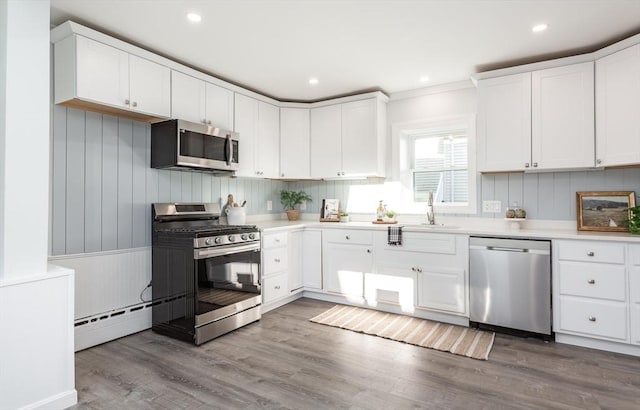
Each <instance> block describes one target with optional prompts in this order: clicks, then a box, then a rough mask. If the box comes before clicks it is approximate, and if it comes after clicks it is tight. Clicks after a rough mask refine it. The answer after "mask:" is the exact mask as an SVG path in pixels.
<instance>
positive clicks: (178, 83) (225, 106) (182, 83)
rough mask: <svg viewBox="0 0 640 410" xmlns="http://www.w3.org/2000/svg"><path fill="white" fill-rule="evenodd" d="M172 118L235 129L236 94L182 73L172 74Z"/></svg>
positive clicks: (173, 72) (174, 72)
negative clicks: (234, 95)
mask: <svg viewBox="0 0 640 410" xmlns="http://www.w3.org/2000/svg"><path fill="white" fill-rule="evenodd" d="M171 116H172V117H173V118H179V119H182V120H187V121H191V122H197V123H203V124H209V125H214V126H216V127H219V128H224V129H228V130H230V129H232V128H233V91H230V90H227V89H226V88H222V87H218V86H217V85H215V84H211V83H208V82H206V81H202V80H199V79H197V78H194V77H191V76H189V75H187V74H184V73H181V72H179V71H175V70H174V71H172V72H171Z"/></svg>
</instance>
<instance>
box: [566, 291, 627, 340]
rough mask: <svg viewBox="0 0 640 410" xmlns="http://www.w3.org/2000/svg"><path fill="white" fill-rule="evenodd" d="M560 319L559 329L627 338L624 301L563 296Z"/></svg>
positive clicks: (620, 338) (613, 337) (621, 338)
mask: <svg viewBox="0 0 640 410" xmlns="http://www.w3.org/2000/svg"><path fill="white" fill-rule="evenodd" d="M559 319H560V320H559V322H560V323H559V326H558V327H559V329H557V330H558V331H563V330H565V331H569V332H575V333H584V334H587V335H591V336H597V337H602V338H606V339H619V340H626V339H627V306H626V304H624V303H617V302H606V301H597V300H591V299H582V298H573V297H570V296H561V297H560V318H559Z"/></svg>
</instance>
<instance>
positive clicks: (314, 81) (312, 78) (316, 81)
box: [309, 77, 319, 85]
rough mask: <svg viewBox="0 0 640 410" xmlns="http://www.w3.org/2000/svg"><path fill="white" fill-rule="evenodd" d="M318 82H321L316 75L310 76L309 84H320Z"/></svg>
mask: <svg viewBox="0 0 640 410" xmlns="http://www.w3.org/2000/svg"><path fill="white" fill-rule="evenodd" d="M318 82H319V81H318V79H317V78H315V77H311V78H309V84H311V85H316V84H318Z"/></svg>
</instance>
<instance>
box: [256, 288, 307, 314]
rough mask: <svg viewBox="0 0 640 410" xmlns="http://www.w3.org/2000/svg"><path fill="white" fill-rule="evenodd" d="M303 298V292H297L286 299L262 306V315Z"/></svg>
mask: <svg viewBox="0 0 640 410" xmlns="http://www.w3.org/2000/svg"><path fill="white" fill-rule="evenodd" d="M301 297H302V292H297V293H294V294H292V295H289V296H287V297H285V298H282V299H279V300H277V301H275V302H272V303H269V304H268V305H262V313H267V312H269V311H271V310H273V309H277V308H279V307H280V306H284V305H286V304H288V303H291V302H293V301H294V300H297V299H300V298H301Z"/></svg>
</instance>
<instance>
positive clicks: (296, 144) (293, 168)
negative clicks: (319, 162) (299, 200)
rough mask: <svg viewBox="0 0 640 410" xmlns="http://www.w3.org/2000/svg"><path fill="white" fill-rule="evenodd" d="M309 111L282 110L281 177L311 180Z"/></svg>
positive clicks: (305, 109) (303, 109) (296, 109)
mask: <svg viewBox="0 0 640 410" xmlns="http://www.w3.org/2000/svg"><path fill="white" fill-rule="evenodd" d="M309 138H310V136H309V110H308V109H307V108H280V177H282V178H295V179H298V178H309V176H310V168H309Z"/></svg>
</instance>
